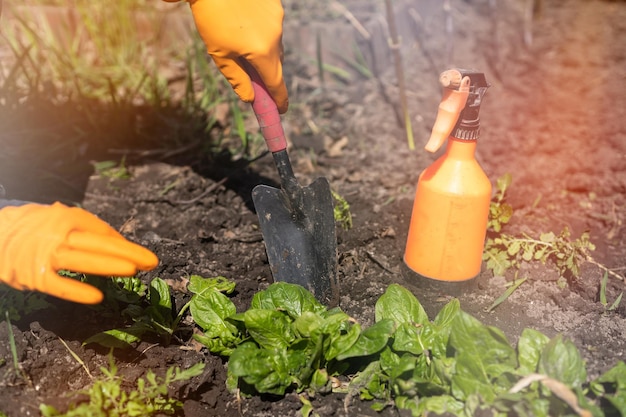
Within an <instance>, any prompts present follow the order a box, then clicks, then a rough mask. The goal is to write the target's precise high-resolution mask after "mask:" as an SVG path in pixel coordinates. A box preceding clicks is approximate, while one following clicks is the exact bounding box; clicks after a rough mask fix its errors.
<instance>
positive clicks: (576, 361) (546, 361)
mask: <svg viewBox="0 0 626 417" xmlns="http://www.w3.org/2000/svg"><path fill="white" fill-rule="evenodd" d="M538 369H539V372H540V373H542V374H545V375H547V376H549V377H551V378H553V379H556V380H557V381H560V382H562V383H564V384H566V385H568V386H570V387H572V388H580V387H581V386H582V384H583V383H584V382H585V381H586V380H587V370H586V369H585V362H584V361H583V359H582V357H581V355H580V352H579V351H578V349H577V348H576V346H575V345H574V344H573V343H572V342H571V341H569V340H564V339H563V336H562V335H557V336H556V337H554V338H552V340H550V341H549V342H548V343H547V344H546V346H545V347H544V349H543V351H542V352H541V358H540V360H539V368H538Z"/></svg>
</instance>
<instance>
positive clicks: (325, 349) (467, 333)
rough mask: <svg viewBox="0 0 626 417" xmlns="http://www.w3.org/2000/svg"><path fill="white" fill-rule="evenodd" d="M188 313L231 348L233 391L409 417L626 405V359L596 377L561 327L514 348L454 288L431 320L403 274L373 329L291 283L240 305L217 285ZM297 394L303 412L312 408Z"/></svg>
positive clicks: (219, 344) (525, 336)
mask: <svg viewBox="0 0 626 417" xmlns="http://www.w3.org/2000/svg"><path fill="white" fill-rule="evenodd" d="M198 288H199V287H198ZM191 312H192V316H193V318H194V320H195V321H196V323H197V324H198V325H200V327H202V328H203V330H204V333H203V334H202V335H199V336H197V337H196V339H197V340H199V341H200V342H202V343H204V344H205V345H206V346H207V347H208V348H209V350H211V351H212V352H214V353H217V354H220V355H223V356H226V357H228V382H227V383H228V386H229V389H230V390H232V391H233V392H234V391H239V392H241V393H244V394H248V395H254V394H273V395H284V394H285V393H286V392H288V391H291V390H295V391H297V392H301V393H302V394H303V395H307V396H311V395H315V394H316V393H327V392H331V391H334V392H343V393H345V394H347V397H346V401H347V402H348V401H349V399H350V398H352V397H355V396H358V397H360V398H361V399H363V400H371V401H372V402H373V408H375V409H377V410H382V409H383V408H385V407H389V406H394V407H397V408H399V409H407V410H410V412H411V414H412V415H413V416H422V415H426V414H427V413H429V412H433V413H439V414H441V413H451V414H452V415H456V416H463V417H469V416H474V415H476V413H479V412H480V411H481V410H490V411H491V412H492V413H493V414H492V415H494V416H498V417H500V416H502V417H504V416H507V415H513V414H515V415H520V416H546V417H547V416H570V415H572V416H573V415H588V416H589V415H593V416H609V415H618V414H615V413H616V412H617V411H618V410H623V409H624V407H623V405H624V404H626V403H622V401H623V400H624V399H626V373H623V372H622V373H620V371H621V370H623V369H624V366H625V365H624V363H623V362H620V363H618V364H617V365H616V366H615V367H614V368H613V369H612V370H610V371H609V372H607V373H606V374H605V375H603V376H602V377H600V378H599V379H596V380H595V381H592V383H591V384H588V383H587V372H586V368H585V364H584V361H583V359H582V357H581V355H580V353H579V352H578V350H577V349H576V347H575V346H574V345H573V344H572V343H571V342H570V341H568V340H566V339H564V338H563V337H562V336H556V337H555V338H552V339H550V338H548V337H547V336H545V335H543V334H542V333H540V332H537V331H535V330H532V329H526V330H524V331H523V333H522V335H521V336H520V338H519V341H518V344H517V347H516V348H514V347H512V345H511V344H510V343H509V341H508V340H507V338H506V336H505V335H504V333H503V332H502V331H501V330H499V329H497V328H495V327H492V326H486V325H484V324H482V323H480V322H479V321H478V320H477V319H475V318H473V317H472V316H470V315H469V314H467V313H465V312H463V311H462V310H461V308H460V304H459V301H458V300H456V299H453V300H452V301H450V302H449V303H448V304H447V305H446V306H444V307H443V308H442V309H441V311H440V312H439V313H438V314H437V315H436V317H435V318H434V319H433V320H432V321H431V320H430V319H429V318H428V316H427V314H426V312H425V310H424V308H423V307H422V305H421V304H420V303H419V301H418V300H417V299H416V298H415V296H413V294H412V293H411V292H409V291H408V290H407V289H405V288H404V287H402V286H400V285H397V284H392V285H390V286H389V287H388V288H387V290H386V292H385V293H384V294H383V295H382V296H381V297H380V298H379V300H378V301H377V302H376V306H375V323H374V324H373V325H371V326H370V327H368V328H362V326H361V325H360V324H359V323H358V322H357V321H356V320H355V319H354V318H351V317H349V316H348V315H347V314H345V313H344V312H342V311H341V310H340V309H337V308H335V309H330V310H329V309H327V308H326V307H324V306H323V305H321V304H320V303H319V302H317V300H316V299H315V298H314V297H313V296H312V295H311V294H310V293H309V292H308V291H306V290H305V289H304V288H302V287H299V286H296V285H292V284H287V283H274V284H272V285H270V286H269V287H268V288H267V289H266V290H264V291H261V292H259V293H257V294H255V296H254V298H253V300H252V303H251V306H250V309H248V310H247V311H245V312H241V313H237V312H236V308H235V306H234V304H233V303H232V302H231V301H230V299H229V298H228V297H227V296H226V295H225V294H224V293H222V292H221V291H219V290H217V289H216V288H215V287H211V288H208V289H205V290H203V291H201V292H197V293H196V294H195V295H194V298H193V299H192V307H191ZM301 398H302V399H303V401H302V403H303V410H304V409H306V411H305V412H306V414H307V415H311V413H314V410H312V405H311V402H310V401H308V400H307V399H306V398H305V397H301ZM303 412H304V411H303ZM584 413H586V414H584ZM611 413H613V414H611Z"/></svg>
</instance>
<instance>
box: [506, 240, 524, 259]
mask: <svg viewBox="0 0 626 417" xmlns="http://www.w3.org/2000/svg"><path fill="white" fill-rule="evenodd" d="M521 247H522V244H521V243H520V241H519V240H514V241H512V242H511V244H510V245H509V247H508V248H507V250H506V252H507V253H508V255H509V256H515V255H517V253H518V252H519V251H520V249H521Z"/></svg>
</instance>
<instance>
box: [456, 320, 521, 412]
mask: <svg viewBox="0 0 626 417" xmlns="http://www.w3.org/2000/svg"><path fill="white" fill-rule="evenodd" d="M449 343H450V346H451V347H452V348H453V349H454V351H455V357H456V359H457V364H456V367H455V374H454V375H453V377H452V390H453V393H455V396H457V398H467V397H469V396H470V395H471V394H474V393H480V394H481V395H483V397H484V398H485V399H488V400H493V398H494V396H495V394H496V393H497V391H496V388H497V387H495V386H494V387H492V384H493V383H494V381H495V380H496V379H497V378H498V377H499V376H501V375H502V374H504V373H506V372H513V371H514V370H515V369H516V368H517V357H516V354H515V350H514V349H513V348H512V347H511V346H510V344H509V342H508V340H507V339H506V336H505V335H504V333H502V331H501V330H499V329H497V328H495V327H491V326H485V325H483V324H482V323H480V321H478V320H476V319H475V318H474V317H472V316H470V315H469V314H467V313H465V312H460V313H459V314H458V315H457V316H456V318H455V319H454V322H453V324H452V328H451V331H450V340H449Z"/></svg>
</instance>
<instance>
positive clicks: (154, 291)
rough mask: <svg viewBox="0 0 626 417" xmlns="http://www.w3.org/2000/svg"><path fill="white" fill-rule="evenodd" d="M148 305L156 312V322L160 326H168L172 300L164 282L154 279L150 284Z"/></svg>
mask: <svg viewBox="0 0 626 417" xmlns="http://www.w3.org/2000/svg"><path fill="white" fill-rule="evenodd" d="M149 297H150V305H151V306H152V307H154V310H153V311H156V312H157V317H156V319H157V321H158V322H159V323H161V324H164V325H166V324H170V323H172V321H173V317H172V299H171V296H170V288H169V286H168V285H167V283H166V282H165V281H163V280H162V279H161V278H159V277H156V278H154V279H153V280H152V281H151V282H150V292H149Z"/></svg>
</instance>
